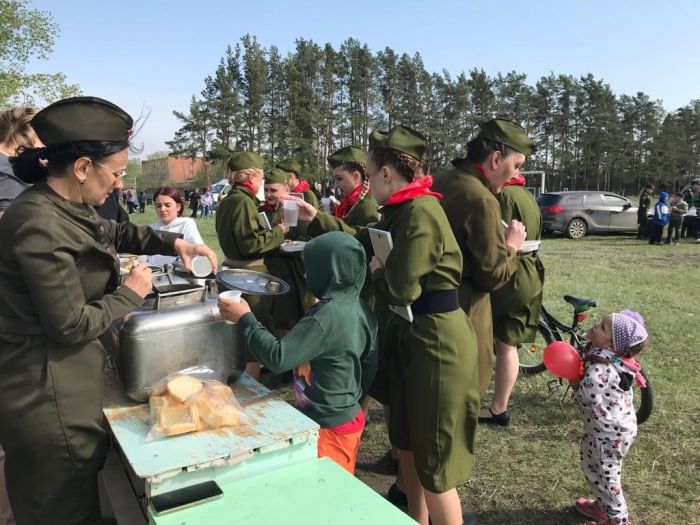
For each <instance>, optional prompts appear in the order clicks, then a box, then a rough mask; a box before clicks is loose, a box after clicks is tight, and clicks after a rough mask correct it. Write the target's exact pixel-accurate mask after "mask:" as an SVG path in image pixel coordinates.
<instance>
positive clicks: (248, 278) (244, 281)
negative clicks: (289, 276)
mask: <svg viewBox="0 0 700 525" xmlns="http://www.w3.org/2000/svg"><path fill="white" fill-rule="evenodd" d="M216 282H217V283H219V284H223V285H224V286H225V287H227V288H232V289H234V290H240V291H241V292H243V293H246V294H250V295H283V294H285V293H287V292H288V291H289V285H288V284H287V283H286V282H284V281H283V280H282V279H278V278H277V277H274V276H272V275H268V274H266V273H262V272H254V271H252V270H243V269H240V268H230V269H228V270H222V271H220V272H218V273H217V274H216Z"/></svg>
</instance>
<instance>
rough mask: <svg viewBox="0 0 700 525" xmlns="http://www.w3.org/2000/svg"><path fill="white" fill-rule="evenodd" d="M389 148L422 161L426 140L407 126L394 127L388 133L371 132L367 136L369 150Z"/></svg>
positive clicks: (426, 146) (426, 145)
mask: <svg viewBox="0 0 700 525" xmlns="http://www.w3.org/2000/svg"><path fill="white" fill-rule="evenodd" d="M377 148H389V149H395V150H397V151H400V152H402V153H406V154H407V155H410V156H411V157H413V158H414V159H418V160H423V155H425V150H426V149H427V148H428V139H427V138H425V137H424V136H423V135H421V134H420V133H418V132H417V131H416V130H415V129H411V128H409V127H408V126H396V127H394V128H391V129H390V130H389V131H386V132H384V131H372V133H370V134H369V149H370V150H373V149H377Z"/></svg>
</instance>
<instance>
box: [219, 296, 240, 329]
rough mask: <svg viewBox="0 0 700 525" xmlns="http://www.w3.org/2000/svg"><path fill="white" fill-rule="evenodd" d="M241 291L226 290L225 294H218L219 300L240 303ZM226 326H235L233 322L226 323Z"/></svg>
mask: <svg viewBox="0 0 700 525" xmlns="http://www.w3.org/2000/svg"><path fill="white" fill-rule="evenodd" d="M241 293H242V292H241V291H240V290H227V291H225V292H219V299H231V300H233V301H235V302H237V303H240V302H241ZM226 324H236V323H234V322H233V321H226Z"/></svg>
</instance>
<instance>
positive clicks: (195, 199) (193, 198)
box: [190, 188, 199, 219]
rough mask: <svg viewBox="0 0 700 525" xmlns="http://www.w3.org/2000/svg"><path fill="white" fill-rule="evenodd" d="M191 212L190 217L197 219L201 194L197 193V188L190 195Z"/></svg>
mask: <svg viewBox="0 0 700 525" xmlns="http://www.w3.org/2000/svg"><path fill="white" fill-rule="evenodd" d="M190 210H191V212H192V214H191V215H190V217H192V218H193V219H196V218H197V211H198V210H199V192H198V191H197V188H195V189H193V190H192V192H191V193H190Z"/></svg>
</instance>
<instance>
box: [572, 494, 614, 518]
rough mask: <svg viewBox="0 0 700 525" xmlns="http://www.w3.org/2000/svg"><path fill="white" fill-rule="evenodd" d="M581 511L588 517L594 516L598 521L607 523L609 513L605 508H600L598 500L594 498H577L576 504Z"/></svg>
mask: <svg viewBox="0 0 700 525" xmlns="http://www.w3.org/2000/svg"><path fill="white" fill-rule="evenodd" d="M574 507H576V510H577V511H579V513H581V514H583V515H584V516H586V517H587V518H593V519H594V520H597V521H596V523H607V522H608V515H607V514H606V513H605V511H604V510H603V509H601V508H600V506H599V505H598V502H597V501H595V500H592V499H586V498H579V499H577V500H576V504H575V505H574Z"/></svg>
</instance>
